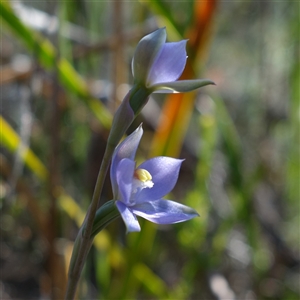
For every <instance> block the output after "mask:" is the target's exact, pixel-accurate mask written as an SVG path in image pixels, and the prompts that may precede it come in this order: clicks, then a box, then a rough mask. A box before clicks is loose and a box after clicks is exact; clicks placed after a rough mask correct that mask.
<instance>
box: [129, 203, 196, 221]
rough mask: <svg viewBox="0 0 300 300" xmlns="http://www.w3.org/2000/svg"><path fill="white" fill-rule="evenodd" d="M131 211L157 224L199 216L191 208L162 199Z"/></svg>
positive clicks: (141, 205)
mask: <svg viewBox="0 0 300 300" xmlns="http://www.w3.org/2000/svg"><path fill="white" fill-rule="evenodd" d="M131 209H132V212H133V213H134V214H136V215H138V216H140V217H142V218H144V219H147V220H149V221H151V222H153V223H157V224H173V223H178V222H184V221H187V220H190V219H192V218H194V217H197V216H199V214H198V213H197V212H196V211H195V210H194V209H192V208H191V207H188V206H185V205H182V204H180V203H177V202H174V201H171V200H164V199H160V200H156V201H152V202H144V203H140V204H136V205H134V206H133V207H131Z"/></svg>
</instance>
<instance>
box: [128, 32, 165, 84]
mask: <svg viewBox="0 0 300 300" xmlns="http://www.w3.org/2000/svg"><path fill="white" fill-rule="evenodd" d="M166 38H167V34H166V29H165V28H160V29H158V30H156V31H154V32H152V33H150V34H148V35H146V36H145V37H143V38H142V39H141V40H140V42H139V43H138V45H137V47H136V50H135V53H134V56H133V59H132V74H133V77H134V80H135V82H138V83H144V84H145V83H146V80H147V77H148V73H149V71H150V69H151V66H152V64H153V62H154V60H155V59H156V55H157V53H159V51H160V48H161V47H162V46H163V44H164V43H165V41H166Z"/></svg>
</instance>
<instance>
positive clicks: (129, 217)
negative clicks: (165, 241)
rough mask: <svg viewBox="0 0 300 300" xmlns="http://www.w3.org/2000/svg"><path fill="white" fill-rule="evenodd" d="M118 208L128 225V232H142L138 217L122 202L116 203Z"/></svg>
mask: <svg viewBox="0 0 300 300" xmlns="http://www.w3.org/2000/svg"><path fill="white" fill-rule="evenodd" d="M116 206H117V208H118V210H119V212H120V214H121V217H122V219H123V221H124V223H125V225H126V228H127V232H134V231H141V227H140V224H139V222H138V220H137V217H136V216H135V215H134V214H133V213H132V211H131V210H130V209H129V208H128V207H127V206H126V205H125V204H124V203H122V202H120V201H116Z"/></svg>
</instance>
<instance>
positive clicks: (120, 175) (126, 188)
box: [116, 158, 135, 205]
mask: <svg viewBox="0 0 300 300" xmlns="http://www.w3.org/2000/svg"><path fill="white" fill-rule="evenodd" d="M134 169H135V162H134V161H133V160H130V159H129V158H124V159H122V160H121V161H120V163H119V164H118V166H117V173H116V178H117V184H118V187H119V193H118V194H117V195H116V198H117V199H119V200H121V201H122V202H124V203H125V204H126V205H129V200H130V196H131V190H132V179H133V173H134Z"/></svg>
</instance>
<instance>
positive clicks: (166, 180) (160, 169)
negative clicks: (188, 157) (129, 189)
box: [135, 156, 183, 203]
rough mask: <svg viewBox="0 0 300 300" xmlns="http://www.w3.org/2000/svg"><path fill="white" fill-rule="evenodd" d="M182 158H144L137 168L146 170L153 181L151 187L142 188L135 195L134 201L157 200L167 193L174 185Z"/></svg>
mask: <svg viewBox="0 0 300 300" xmlns="http://www.w3.org/2000/svg"><path fill="white" fill-rule="evenodd" d="M182 162H183V160H181V159H176V158H171V157H166V156H158V157H154V158H151V159H149V160H146V161H145V162H143V163H142V164H141V165H140V166H139V167H138V169H145V170H147V171H148V172H149V173H150V174H151V176H152V182H153V183H154V185H153V187H152V188H148V189H143V190H141V191H140V192H139V193H138V194H137V195H136V199H135V200H136V203H140V202H145V201H151V200H157V199H160V198H162V197H164V196H165V195H166V194H168V193H169V192H170V191H171V190H172V189H173V188H174V186H175V184H176V182H177V179H178V174H179V170H180V166H181V164H182Z"/></svg>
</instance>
